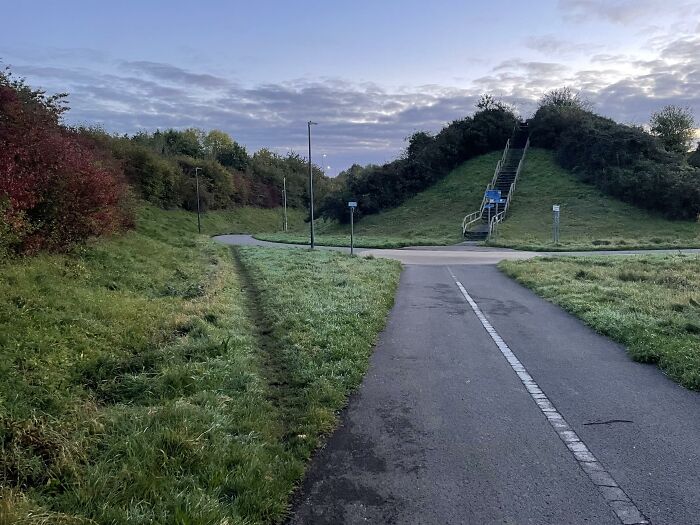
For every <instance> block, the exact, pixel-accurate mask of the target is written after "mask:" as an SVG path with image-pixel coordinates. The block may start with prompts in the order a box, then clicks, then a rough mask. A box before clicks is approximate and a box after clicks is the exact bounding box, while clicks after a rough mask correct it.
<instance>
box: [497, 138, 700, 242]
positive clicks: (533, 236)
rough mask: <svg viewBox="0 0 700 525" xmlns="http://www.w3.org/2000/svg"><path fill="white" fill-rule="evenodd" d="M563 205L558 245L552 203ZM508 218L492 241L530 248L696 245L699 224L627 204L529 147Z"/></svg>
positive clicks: (699, 234)
mask: <svg viewBox="0 0 700 525" xmlns="http://www.w3.org/2000/svg"><path fill="white" fill-rule="evenodd" d="M553 204H559V205H561V226H560V232H561V233H560V244H559V245H557V246H555V245H554V244H553V242H552V205H553ZM511 206H512V207H511V209H510V210H509V212H508V218H507V219H506V221H505V222H504V223H503V224H502V226H501V229H500V232H499V235H498V237H497V239H496V240H495V241H493V244H496V245H499V246H508V247H513V248H521V249H528V250H579V249H584V250H590V249H625V248H649V249H654V248H680V247H686V248H687V247H694V246H700V224H698V223H697V222H696V221H689V220H684V221H681V220H669V219H666V218H664V217H663V216H662V215H661V214H660V213H659V212H653V211H648V210H644V209H641V208H638V207H636V206H633V205H631V204H627V203H625V202H622V201H620V200H618V199H615V198H613V197H610V196H609V195H606V194H605V193H603V192H602V191H601V190H599V189H598V188H596V187H595V186H592V185H590V184H587V183H585V182H582V181H581V180H579V179H578V178H576V177H575V176H574V175H572V174H571V173H570V172H569V171H567V170H565V169H564V168H561V167H560V166H559V165H558V163H557V162H556V161H555V159H554V154H553V153H552V152H550V151H547V150H543V149H538V148H532V149H531V150H530V151H528V154H527V157H526V160H525V164H524V169H523V172H522V174H521V176H520V179H519V182H518V187H517V190H516V192H515V194H514V198H513V202H512V205H511Z"/></svg>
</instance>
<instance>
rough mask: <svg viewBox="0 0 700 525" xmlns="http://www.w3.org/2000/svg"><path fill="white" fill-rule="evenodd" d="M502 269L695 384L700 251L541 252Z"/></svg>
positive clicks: (698, 379)
mask: <svg viewBox="0 0 700 525" xmlns="http://www.w3.org/2000/svg"><path fill="white" fill-rule="evenodd" d="M500 267H501V269H503V270H504V271H505V273H507V274H508V275H510V276H511V277H514V278H515V279H517V280H518V281H520V282H521V283H523V284H524V285H525V286H527V287H529V288H532V289H533V290H534V291H535V292H536V293H538V294H539V295H541V296H542V297H544V298H546V299H548V300H550V301H552V302H554V303H556V304H559V305H560V306H562V307H563V308H564V309H566V310H568V311H569V312H571V313H573V314H574V315H576V316H578V317H580V318H581V319H582V320H583V321H584V322H585V323H587V324H588V325H590V326H591V327H593V328H594V329H595V330H597V331H598V332H600V333H602V334H604V335H607V336H609V337H611V338H612V339H614V340H616V341H618V342H620V343H621V344H623V345H625V346H626V347H627V349H628V352H629V354H630V355H631V356H632V358H633V359H635V360H637V361H641V362H645V363H657V364H658V366H659V367H660V368H661V369H662V370H663V371H664V372H665V373H666V374H667V375H668V376H669V377H671V378H673V379H674V380H675V381H678V382H679V383H681V384H682V385H684V386H686V387H688V388H692V389H695V390H700V257H698V256H694V255H673V256H671V255H666V256H662V255H646V256H618V257H609V256H608V257H600V256H598V257H585V258H583V257H576V258H574V257H556V258H554V257H546V258H536V259H532V260H528V261H519V262H514V261H507V262H502V263H501V264H500Z"/></svg>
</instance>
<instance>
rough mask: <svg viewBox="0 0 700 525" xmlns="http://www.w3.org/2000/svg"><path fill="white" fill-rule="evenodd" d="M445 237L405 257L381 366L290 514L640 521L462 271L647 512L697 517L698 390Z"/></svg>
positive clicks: (672, 519)
mask: <svg viewBox="0 0 700 525" xmlns="http://www.w3.org/2000/svg"><path fill="white" fill-rule="evenodd" d="M414 251H415V252H417V251H419V250H414ZM420 251H422V252H430V250H426V249H422V250H420ZM457 251H459V250H457ZM396 252H400V253H401V254H402V255H401V256H402V257H403V254H408V252H411V250H396ZM447 252H449V250H441V253H436V254H435V257H436V258H435V259H433V261H432V264H409V265H408V266H406V268H405V270H404V273H403V276H402V280H401V284H400V287H399V291H398V295H397V298H396V305H395V307H394V309H393V311H392V313H391V315H390V319H389V323H388V325H387V328H386V330H385V331H384V332H383V334H382V335H381V337H380V340H379V342H378V344H377V347H376V350H375V353H374V355H373V356H372V361H371V365H370V369H369V372H368V373H367V375H366V377H365V379H364V381H363V383H362V386H361V387H360V389H359V391H358V392H357V393H356V394H355V395H354V396H353V397H352V398H351V401H350V403H349V406H348V408H347V410H346V411H345V413H344V415H343V418H342V424H341V426H340V428H339V429H338V430H337V431H336V432H335V433H334V434H333V436H332V437H331V438H330V441H329V443H328V444H327V446H326V447H325V448H324V449H323V450H321V451H320V452H319V453H318V455H317V456H316V458H315V459H314V460H313V462H312V466H311V468H310V471H309V473H308V475H307V477H306V480H305V483H304V485H303V487H302V490H301V496H300V498H299V501H298V504H297V506H296V508H295V513H294V515H293V517H292V518H291V520H290V522H291V523H294V524H297V523H298V524H301V523H315V524H323V523H328V524H331V523H538V524H560V523H571V524H578V523H595V524H605V523H638V522H639V516H637V517H635V516H631V517H629V519H627V520H625V518H624V514H623V515H622V516H623V518H622V519H621V518H620V514H616V513H615V512H614V510H615V505H616V504H617V501H616V500H615V499H614V498H615V497H616V496H615V494H616V492H615V491H614V490H612V489H608V488H605V487H603V488H601V487H600V486H597V485H596V484H594V482H593V481H592V479H591V478H590V477H589V476H588V475H587V474H586V473H585V472H584V471H583V469H582V468H581V466H580V463H579V462H577V460H576V459H575V457H574V455H573V454H572V452H571V451H570V450H569V448H567V446H566V445H565V443H564V442H563V441H562V439H560V436H559V435H557V433H556V432H555V430H554V429H553V428H552V426H551V425H550V424H549V422H548V419H547V417H545V415H544V414H543V412H542V411H541V410H540V409H539V408H538V406H537V405H536V404H535V402H533V398H532V397H531V395H530V393H528V391H527V390H526V388H525V386H524V385H523V383H522V382H521V380H520V379H519V378H518V376H517V375H516V374H515V373H514V371H513V368H511V365H509V363H508V362H507V361H506V360H505V359H504V357H503V355H502V354H501V352H500V351H499V348H498V347H497V346H496V344H495V343H494V340H493V339H492V338H491V337H490V336H489V334H488V333H487V331H486V330H485V329H484V326H482V324H481V323H480V321H479V319H478V318H477V316H476V315H475V314H474V312H473V311H472V308H471V307H470V306H469V304H467V302H465V300H464V297H463V296H462V294H461V292H460V290H459V288H458V287H457V286H456V284H455V278H456V279H458V280H459V281H460V282H461V283H462V284H463V285H464V287H465V289H466V290H467V291H468V293H469V294H470V296H471V297H472V298H473V300H474V301H475V303H476V304H477V305H478V307H479V308H480V310H481V311H482V312H483V314H484V316H485V318H486V319H487V320H488V321H489V322H490V324H491V325H492V326H493V328H494V329H495V331H496V332H497V334H498V335H499V336H500V337H502V340H503V341H504V342H505V343H506V344H507V345H508V347H509V348H510V349H511V350H512V352H513V353H514V354H515V355H516V356H517V358H518V359H519V360H520V362H521V363H522V365H523V366H524V367H525V368H526V369H527V371H528V372H529V374H530V375H531V376H532V378H533V379H534V381H536V383H537V384H538V385H539V387H540V388H541V390H542V392H543V393H544V394H545V395H546V396H547V398H548V399H549V401H551V403H552V405H553V406H554V407H555V408H556V410H557V411H558V413H560V414H561V416H562V417H563V418H564V419H566V421H567V422H568V424H569V425H570V427H571V429H572V430H573V431H574V432H575V433H576V434H577V435H578V437H579V438H580V439H581V441H582V442H583V443H585V445H586V447H587V449H588V450H589V451H590V452H591V453H592V454H593V455H595V457H596V458H597V460H598V461H599V462H600V465H602V466H603V467H604V469H605V471H606V472H607V473H608V474H609V475H610V476H611V477H612V479H614V482H615V483H616V484H617V486H618V488H619V490H621V491H622V493H624V494H625V496H626V497H627V498H628V499H629V500H630V501H631V502H632V503H633V504H634V505H636V508H637V509H638V510H639V511H640V513H641V515H643V516H645V517H646V518H647V519H648V520H649V521H650V522H651V523H654V524H663V523H666V524H678V523H684V524H685V523H688V524H693V523H700V518H698V515H697V512H696V511H697V509H698V508H700V456H699V454H698V450H700V397H699V395H698V393H696V392H692V391H689V390H686V389H684V388H683V387H681V386H679V385H677V384H675V383H673V382H672V381H671V380H669V379H668V378H666V377H665V376H664V375H663V374H662V373H661V372H660V371H659V370H658V369H657V368H656V367H655V366H653V365H642V364H639V363H635V362H633V361H632V360H631V359H630V358H629V357H628V355H627V354H626V352H625V350H624V348H622V347H621V346H620V345H617V344H615V343H614V342H612V341H610V340H609V339H607V338H605V337H602V336H600V335H598V334H596V333H595V332H594V331H593V330H591V329H589V328H587V327H586V326H584V325H583V324H582V323H581V322H580V321H578V320H577V319H575V318H574V317H572V316H570V315H568V314H567V313H565V312H564V311H563V310H561V309H560V308H559V307H557V306H555V305H552V304H551V303H549V302H547V301H545V300H543V299H541V298H539V297H537V296H536V295H535V294H534V293H532V292H531V291H529V290H527V289H526V288H524V287H522V286H520V285H519V284H517V283H515V282H514V281H512V280H510V279H509V278H507V277H506V276H505V275H503V274H502V273H501V272H500V271H499V270H498V269H497V268H496V267H495V266H494V265H492V264H478V263H477V264H474V262H476V261H479V260H481V261H482V262H483V260H484V259H483V255H481V256H474V257H472V259H471V262H472V264H468V263H469V262H470V261H468V260H466V259H463V260H459V259H456V260H451V262H450V263H449V264H450V266H449V269H448V267H447V266H445V262H443V259H442V257H444V254H445V253H447ZM476 252H478V250H477V251H476ZM491 254H492V255H494V256H495V253H494V252H491ZM409 255H410V254H409ZM423 257H425V259H423V261H430V258H429V256H428V254H427V253H426V254H424V256H423ZM465 257H466V256H465ZM479 257H481V258H479ZM465 262H466V264H465ZM489 262H491V261H489ZM450 270H451V271H452V272H453V274H454V276H455V278H453V277H452V275H451V274H450ZM610 498H612V500H611V499H610Z"/></svg>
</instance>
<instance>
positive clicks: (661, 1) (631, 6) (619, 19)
mask: <svg viewBox="0 0 700 525" xmlns="http://www.w3.org/2000/svg"><path fill="white" fill-rule="evenodd" d="M691 5H692V4H690V3H689V2H687V1H674V0H559V3H558V7H559V9H560V11H561V12H562V14H563V15H564V17H565V18H567V19H569V20H573V21H576V22H582V21H586V20H591V19H592V18H594V19H595V18H597V19H603V20H607V21H608V22H613V23H616V24H630V23H633V22H637V21H639V20H641V19H646V18H649V17H650V15H653V14H655V13H656V14H658V13H660V12H661V13H663V12H671V10H684V9H687V8H688V7H689V6H691Z"/></svg>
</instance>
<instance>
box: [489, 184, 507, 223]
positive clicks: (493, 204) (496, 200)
mask: <svg viewBox="0 0 700 525" xmlns="http://www.w3.org/2000/svg"><path fill="white" fill-rule="evenodd" d="M502 201H503V199H501V190H486V203H487V204H486V209H487V210H488V211H489V225H490V224H491V210H493V209H494V208H495V210H494V211H495V212H496V213H498V211H499V210H498V207H499V205H500V204H501V202H502Z"/></svg>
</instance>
